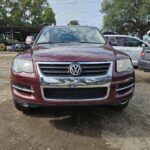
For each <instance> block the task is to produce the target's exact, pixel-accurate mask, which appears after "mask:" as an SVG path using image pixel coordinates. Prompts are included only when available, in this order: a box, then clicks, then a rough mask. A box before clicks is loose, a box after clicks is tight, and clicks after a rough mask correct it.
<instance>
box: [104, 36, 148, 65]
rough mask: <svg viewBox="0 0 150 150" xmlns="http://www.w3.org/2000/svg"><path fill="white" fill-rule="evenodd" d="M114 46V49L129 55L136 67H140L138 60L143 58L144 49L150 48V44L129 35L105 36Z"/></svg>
mask: <svg viewBox="0 0 150 150" xmlns="http://www.w3.org/2000/svg"><path fill="white" fill-rule="evenodd" d="M104 36H105V38H106V39H107V40H108V41H109V42H110V43H111V44H112V46H113V48H114V49H116V50H120V51H122V52H124V53H126V54H128V55H129V56H130V57H131V59H132V62H133V65H134V66H138V60H139V58H140V56H141V52H142V50H143V47H150V45H149V44H147V43H146V42H144V41H142V40H141V39H139V38H136V37H132V36H128V35H114V34H113V35H104Z"/></svg>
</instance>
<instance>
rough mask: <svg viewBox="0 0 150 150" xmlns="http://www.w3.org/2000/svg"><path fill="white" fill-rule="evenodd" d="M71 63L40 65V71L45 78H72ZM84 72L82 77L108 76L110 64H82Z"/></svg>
mask: <svg viewBox="0 0 150 150" xmlns="http://www.w3.org/2000/svg"><path fill="white" fill-rule="evenodd" d="M70 64H71V63H66V64H65V63H63V62H62V63H59V64H55V63H52V64H51V63H46V64H45V63H44V64H42V63H41V64H40V63H39V69H40V71H41V73H42V74H44V75H45V76H72V75H71V74H70V72H69V65H70ZM80 65H81V68H82V72H81V74H80V76H96V75H105V74H107V72H108V70H109V67H110V62H106V63H91V64H90V63H88V64H86V63H80Z"/></svg>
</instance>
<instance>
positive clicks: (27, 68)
mask: <svg viewBox="0 0 150 150" xmlns="http://www.w3.org/2000/svg"><path fill="white" fill-rule="evenodd" d="M31 42H32V40H31V41H29V40H28V43H29V44H30V43H31ZM134 85H135V77H134V69H133V66H132V63H131V60H130V57H129V56H128V55H126V54H124V53H122V52H119V51H116V50H114V49H112V47H111V46H110V44H109V43H107V41H105V39H104V37H103V36H102V34H101V33H100V31H99V30H98V29H97V28H95V27H87V26H86V27H83V26H63V27H56V26H55V27H50V26H48V27H45V28H44V29H42V31H41V32H40V33H39V35H38V36H37V38H36V40H35V41H34V42H33V44H32V48H31V49H30V50H26V51H24V52H22V53H20V54H19V55H17V56H16V57H15V58H14V61H13V64H12V72H11V87H12V94H13V97H14V103H15V106H16V108H17V109H18V110H21V111H23V112H25V111H29V110H31V109H32V108H34V107H40V106H52V105H53V106H54V105H55V106H66V105H67V106H76V105H90V106H91V105H112V106H114V107H115V108H119V109H123V108H125V107H126V106H127V105H128V102H129V100H130V99H131V98H132V96H133V92H134Z"/></svg>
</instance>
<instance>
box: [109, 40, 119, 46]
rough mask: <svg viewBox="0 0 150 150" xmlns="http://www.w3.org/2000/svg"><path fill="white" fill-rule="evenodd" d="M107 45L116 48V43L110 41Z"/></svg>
mask: <svg viewBox="0 0 150 150" xmlns="http://www.w3.org/2000/svg"><path fill="white" fill-rule="evenodd" d="M109 44H110V45H112V46H117V42H111V41H109Z"/></svg>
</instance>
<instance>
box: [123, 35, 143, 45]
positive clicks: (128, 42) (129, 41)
mask: <svg viewBox="0 0 150 150" xmlns="http://www.w3.org/2000/svg"><path fill="white" fill-rule="evenodd" d="M142 44H143V42H141V41H139V40H137V39H134V38H130V37H125V43H124V46H126V47H142Z"/></svg>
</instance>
